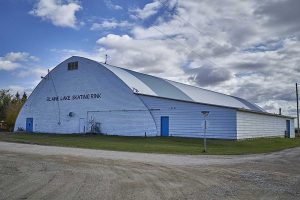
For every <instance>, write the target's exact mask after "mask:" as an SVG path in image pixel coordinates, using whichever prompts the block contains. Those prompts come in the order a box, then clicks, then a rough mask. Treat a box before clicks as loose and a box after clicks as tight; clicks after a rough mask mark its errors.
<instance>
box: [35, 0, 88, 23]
mask: <svg viewBox="0 0 300 200" xmlns="http://www.w3.org/2000/svg"><path fill="white" fill-rule="evenodd" d="M81 9H82V7H81V6H80V5H79V4H78V3H77V1H74V0H69V1H62V0H38V2H37V4H36V5H35V6H34V8H33V10H32V11H30V14H32V15H34V16H37V17H41V18H42V19H44V20H50V21H51V22H52V23H53V24H54V25H55V26H61V27H70V28H76V26H77V18H76V16H75V14H76V12H77V11H79V10H81Z"/></svg>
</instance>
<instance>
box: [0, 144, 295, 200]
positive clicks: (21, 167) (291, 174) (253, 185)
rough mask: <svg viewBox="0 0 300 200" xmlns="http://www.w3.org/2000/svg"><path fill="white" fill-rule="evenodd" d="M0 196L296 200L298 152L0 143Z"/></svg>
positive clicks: (35, 197)
mask: <svg viewBox="0 0 300 200" xmlns="http://www.w3.org/2000/svg"><path fill="white" fill-rule="evenodd" d="M0 199H122V200H123V199H300V148H294V149H288V150H285V151H281V152H276V153H271V154H260V155H247V156H186V155H164V154H146V153H128V152H115V151H103V150H89V149H78V148H65V147H50V146H40V145H29V144H17V143H5V142H0Z"/></svg>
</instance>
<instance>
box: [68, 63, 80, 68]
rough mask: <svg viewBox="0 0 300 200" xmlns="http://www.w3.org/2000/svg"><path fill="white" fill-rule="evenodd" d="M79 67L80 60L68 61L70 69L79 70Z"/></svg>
mask: <svg viewBox="0 0 300 200" xmlns="http://www.w3.org/2000/svg"><path fill="white" fill-rule="evenodd" d="M77 69H78V62H70V63H68V70H77Z"/></svg>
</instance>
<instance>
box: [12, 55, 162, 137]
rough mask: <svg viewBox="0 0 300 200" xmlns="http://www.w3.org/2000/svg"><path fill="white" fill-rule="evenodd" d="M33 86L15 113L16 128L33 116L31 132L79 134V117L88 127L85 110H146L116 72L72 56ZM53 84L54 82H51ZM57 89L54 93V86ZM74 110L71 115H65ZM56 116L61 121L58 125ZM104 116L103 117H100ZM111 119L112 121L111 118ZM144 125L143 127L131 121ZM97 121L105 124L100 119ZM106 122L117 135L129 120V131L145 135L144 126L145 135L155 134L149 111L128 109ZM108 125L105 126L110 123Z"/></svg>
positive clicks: (23, 125)
mask: <svg viewBox="0 0 300 200" xmlns="http://www.w3.org/2000/svg"><path fill="white" fill-rule="evenodd" d="M74 61H78V62H79V67H78V70H72V71H68V70H67V68H68V67H67V66H68V64H67V63H68V62H74ZM50 76H51V77H49V75H47V77H46V78H45V79H43V80H42V81H41V82H40V84H39V85H38V86H37V87H36V89H35V90H34V91H33V92H32V94H31V95H30V97H29V98H28V100H27V101H26V103H25V105H24V106H23V108H22V109H21V112H20V114H19V115H18V118H17V121H16V125H15V131H16V130H17V129H18V128H19V127H21V128H23V129H25V127H26V118H29V117H32V118H33V131H34V132H49V133H79V132H80V118H81V119H82V118H83V119H84V120H85V122H86V124H85V125H86V127H87V125H88V124H87V112H88V111H111V110H122V111H128V110H129V111H134V110H147V108H146V107H145V105H144V104H143V103H142V102H141V100H140V99H139V98H138V97H137V96H136V95H135V94H133V92H132V90H131V89H130V88H128V86H127V85H126V84H124V83H123V81H121V80H120V79H119V78H118V77H117V76H116V75H115V74H113V73H112V72H111V71H109V70H108V69H107V68H105V67H103V66H102V65H100V64H98V63H97V62H94V61H90V60H88V59H84V58H79V57H72V58H70V59H68V60H66V61H64V62H63V63H61V64H60V65H58V66H57V67H56V68H54V69H53V70H52V71H51V72H50ZM52 79H53V82H54V85H55V87H54V85H53V82H52ZM54 88H56V92H57V94H56V92H55V89H54ZM91 93H101V98H100V99H78V100H70V101H58V102H57V101H47V100H46V98H47V97H53V96H64V95H70V96H72V95H78V94H79V95H80V94H91ZM70 112H74V114H75V115H74V116H73V117H69V116H68V114H69V113H70ZM59 117H60V121H61V124H60V125H59V124H58V122H59ZM102 119H103V118H102ZM110 120H112V121H110ZM134 121H136V123H140V124H143V125H144V127H142V128H141V126H138V125H137V124H133V122H134ZM100 123H104V122H102V121H100ZM105 123H110V125H111V124H113V125H114V127H115V128H114V129H113V132H111V133H110V134H120V133H121V132H122V131H124V132H125V130H124V129H123V128H124V126H120V124H124V123H129V124H131V125H132V126H135V125H137V126H136V128H134V129H132V132H131V134H134V135H138V134H139V135H141V136H143V135H144V132H145V129H147V131H148V134H149V135H150V134H152V135H153V134H154V135H156V127H155V124H154V121H153V119H152V116H151V115H150V112H144V113H143V116H142V117H141V115H136V114H135V113H134V112H128V113H127V115H126V117H125V118H109V116H107V118H106V119H105ZM110 125H108V126H110Z"/></svg>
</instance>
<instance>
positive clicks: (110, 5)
mask: <svg viewBox="0 0 300 200" xmlns="http://www.w3.org/2000/svg"><path fill="white" fill-rule="evenodd" d="M104 3H105V5H106V6H107V7H108V8H109V9H112V10H123V8H122V7H121V6H120V5H117V4H113V3H112V1H111V0H104Z"/></svg>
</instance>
